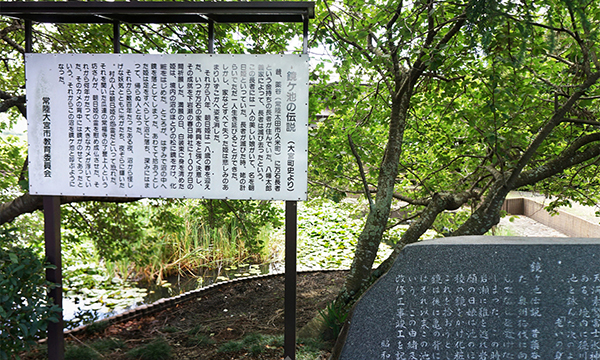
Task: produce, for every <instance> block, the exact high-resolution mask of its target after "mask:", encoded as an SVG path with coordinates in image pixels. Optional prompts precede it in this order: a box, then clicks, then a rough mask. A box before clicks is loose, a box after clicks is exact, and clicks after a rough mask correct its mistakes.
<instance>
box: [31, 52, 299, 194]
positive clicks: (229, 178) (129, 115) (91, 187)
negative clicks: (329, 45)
mask: <svg viewBox="0 0 600 360" xmlns="http://www.w3.org/2000/svg"><path fill="white" fill-rule="evenodd" d="M307 60H308V59H307V57H306V56H299V55H260V56H258V55H113V54H110V55H109V54H101V55H89V54H75V55H70V54H69V55H67V54H28V55H27V58H26V68H27V94H28V96H27V98H28V109H30V110H29V111H30V114H29V116H30V122H29V151H30V152H29V154H30V155H29V159H30V187H31V189H30V191H31V193H32V194H43V195H89V196H130V197H195V198H232V199H267V200H271V199H276V200H303V199H305V198H306V173H307V160H306V159H307V142H308V140H307V129H308V62H307Z"/></svg>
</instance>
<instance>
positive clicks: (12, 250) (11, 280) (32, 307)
mask: <svg viewBox="0 0 600 360" xmlns="http://www.w3.org/2000/svg"><path fill="white" fill-rule="evenodd" d="M14 241H15V237H14V234H13V233H12V231H11V230H6V229H0V323H2V327H1V328H0V359H2V360H4V359H8V358H11V357H13V356H17V355H16V354H17V353H19V352H21V351H24V350H28V349H29V348H30V346H31V345H33V344H35V339H36V338H37V337H38V334H40V333H43V332H44V331H46V329H47V327H48V321H52V322H57V321H58V315H57V313H58V312H59V311H60V308H59V307H58V306H56V305H54V304H53V303H52V299H50V298H49V297H48V291H49V290H50V289H51V288H53V287H54V286H55V285H54V284H52V283H50V282H48V281H46V278H45V269H46V268H47V267H48V266H44V265H43V264H42V262H41V261H40V260H39V259H38V257H37V256H36V255H35V254H34V252H33V251H32V250H31V249H26V248H21V247H17V246H15V245H14Z"/></svg>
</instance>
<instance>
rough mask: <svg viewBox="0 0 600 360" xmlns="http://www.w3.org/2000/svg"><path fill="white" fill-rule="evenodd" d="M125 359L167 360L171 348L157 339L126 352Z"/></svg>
mask: <svg viewBox="0 0 600 360" xmlns="http://www.w3.org/2000/svg"><path fill="white" fill-rule="evenodd" d="M127 358H129V359H135V360H167V359H170V358H171V346H170V345H169V344H168V343H167V342H166V341H165V339H163V338H158V339H155V340H154V341H152V342H151V343H148V344H146V345H142V346H140V347H137V348H135V349H133V350H130V351H128V352H127Z"/></svg>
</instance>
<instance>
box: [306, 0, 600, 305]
mask: <svg viewBox="0 0 600 360" xmlns="http://www.w3.org/2000/svg"><path fill="white" fill-rule="evenodd" d="M321 6H322V7H321V10H322V11H321V12H318V14H319V13H320V18H319V20H317V21H315V22H314V24H316V25H315V29H314V33H315V34H316V39H319V40H321V41H322V43H323V46H325V47H326V49H327V50H328V52H329V53H330V54H332V57H333V59H334V60H333V65H334V66H335V73H331V72H327V71H326V70H325V67H323V68H317V71H315V73H314V74H313V77H314V81H315V85H314V89H313V91H312V94H313V96H316V97H317V98H318V99H319V100H320V101H321V107H322V108H324V109H327V110H329V111H330V112H331V115H330V116H328V117H327V118H325V119H324V120H322V121H319V122H317V126H316V129H315V130H313V132H312V134H311V135H312V136H311V141H312V143H311V146H310V149H311V151H313V152H315V153H317V152H318V156H313V158H312V166H311V170H310V175H311V182H312V184H313V185H315V187H314V191H315V193H321V194H326V195H327V194H329V195H337V194H346V193H363V194H364V195H365V197H366V198H367V199H368V201H369V204H370V205H369V207H370V208H369V214H368V216H367V221H366V224H365V227H364V229H363V231H362V233H361V234H360V236H359V239H358V245H357V248H356V252H355V258H354V262H353V264H352V268H351V271H350V274H349V276H348V277H347V279H346V282H345V284H344V288H343V290H342V292H341V293H340V296H339V297H338V300H337V301H338V302H341V303H343V304H346V305H350V304H352V303H353V301H355V299H357V297H358V296H359V295H360V294H361V293H362V292H363V291H364V290H365V289H366V287H368V286H369V284H371V283H372V281H373V280H374V279H376V278H377V277H379V276H380V275H381V274H383V273H384V272H385V271H387V270H388V269H389V267H390V266H391V264H392V263H393V261H394V259H395V258H396V257H397V255H398V253H399V252H400V251H401V249H402V248H403V247H404V246H405V245H406V244H410V243H414V242H416V241H417V240H418V239H419V237H420V236H421V235H422V234H423V233H424V232H425V231H426V230H427V229H429V228H431V227H434V226H436V221H438V219H439V218H442V217H443V218H447V216H446V215H443V216H440V214H446V213H448V212H450V211H453V210H456V209H459V208H460V207H463V206H469V208H470V209H471V213H470V214H469V216H463V218H461V217H456V218H455V223H454V225H453V226H452V228H449V229H447V230H448V231H447V233H448V234H449V235H476V234H484V233H485V232H487V231H488V230H489V229H490V228H491V227H492V226H493V225H495V224H497V223H498V221H499V219H500V209H501V206H502V204H503V202H504V200H505V198H506V196H507V194H508V193H509V191H511V190H516V189H521V188H531V189H535V190H537V191H541V192H543V193H544V194H547V195H553V196H556V197H558V201H556V202H555V204H560V203H562V202H564V201H571V200H576V201H579V202H581V203H584V204H596V203H597V200H598V195H599V194H598V188H597V187H595V186H590V185H594V184H596V183H597V181H598V177H597V171H598V161H599V160H600V158H599V155H600V143H599V141H600V133H599V132H598V131H597V128H598V125H600V122H598V119H597V116H598V110H599V109H598V101H597V100H598V99H599V98H600V94H599V93H598V85H597V82H598V78H599V77H600V63H599V62H598V58H597V50H598V29H599V24H598V22H599V21H600V10H599V9H598V8H597V7H596V6H594V5H592V4H591V3H588V2H584V1H578V0H564V1H562V0H558V1H555V0H543V1H534V2H532V3H520V2H519V3H513V2H497V1H453V2H450V1H427V0H424V1H414V2H404V1H376V0H364V1H362V0H360V1H359V0H347V1H341V2H329V1H326V0H325V1H324V2H323V3H322V4H321ZM335 78H337V80H335V82H332V80H331V79H335ZM321 144H322V145H321ZM323 147H325V148H326V149H327V150H328V151H327V152H323V151H321V150H320V149H321V148H323ZM323 188H326V189H327V190H326V191H324V192H323V191H322V189H323ZM394 199H396V200H398V201H399V202H400V204H401V206H402V212H403V213H404V214H406V215H405V217H404V218H403V219H400V222H405V223H410V227H409V228H408V230H407V231H406V232H405V233H404V234H403V236H402V238H401V239H400V241H399V242H398V243H397V244H396V246H395V248H394V253H393V254H392V255H391V256H390V257H389V258H388V259H387V260H386V261H385V262H384V263H383V264H382V265H381V266H379V267H378V268H377V269H376V270H375V271H372V270H371V269H372V265H373V260H374V259H375V256H376V252H377V248H378V245H379V243H380V241H381V239H382V235H383V234H384V232H385V231H386V230H387V229H388V228H389V227H390V226H393V224H394V223H392V222H391V221H390V218H389V217H390V209H391V206H392V204H393V200H394ZM448 224H450V223H448Z"/></svg>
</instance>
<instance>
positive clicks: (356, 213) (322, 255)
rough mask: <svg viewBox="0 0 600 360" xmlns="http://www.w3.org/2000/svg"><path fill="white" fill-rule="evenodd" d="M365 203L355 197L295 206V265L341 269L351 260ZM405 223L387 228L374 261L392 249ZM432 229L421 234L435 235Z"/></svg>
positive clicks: (362, 225) (362, 218)
mask: <svg viewBox="0 0 600 360" xmlns="http://www.w3.org/2000/svg"><path fill="white" fill-rule="evenodd" d="M365 219H366V206H365V205H364V204H363V203H360V202H358V201H354V202H353V201H348V202H340V203H335V202H333V201H331V200H323V199H314V200H311V201H308V202H305V203H303V204H301V206H300V207H299V210H298V238H299V245H298V265H299V266H300V267H305V268H309V269H313V268H324V269H344V268H349V267H350V265H351V264H352V259H353V257H354V251H355V248H356V242H357V239H358V235H359V234H360V232H361V231H362V229H363V227H364V225H365ZM406 228H407V225H404V226H395V227H393V228H391V229H390V230H388V231H387V232H386V233H385V235H384V239H383V242H382V243H381V244H380V245H379V252H378V254H377V258H376V259H375V264H379V263H381V262H382V261H383V260H385V259H386V258H387V257H388V256H389V254H390V253H391V252H392V249H391V247H390V245H393V244H395V243H396V242H397V241H398V239H400V238H401V236H402V233H404V231H406ZM435 236H436V233H435V231H430V232H427V233H426V234H424V235H423V238H431V237H435Z"/></svg>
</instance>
